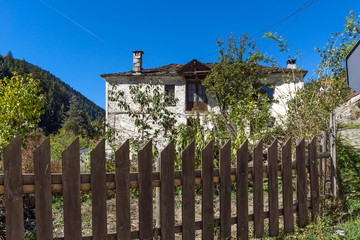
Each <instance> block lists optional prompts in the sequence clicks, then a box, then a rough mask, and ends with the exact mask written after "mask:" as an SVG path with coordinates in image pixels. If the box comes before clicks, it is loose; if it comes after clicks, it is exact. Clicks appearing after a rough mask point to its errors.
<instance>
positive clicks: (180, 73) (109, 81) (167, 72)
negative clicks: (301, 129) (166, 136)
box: [101, 51, 307, 139]
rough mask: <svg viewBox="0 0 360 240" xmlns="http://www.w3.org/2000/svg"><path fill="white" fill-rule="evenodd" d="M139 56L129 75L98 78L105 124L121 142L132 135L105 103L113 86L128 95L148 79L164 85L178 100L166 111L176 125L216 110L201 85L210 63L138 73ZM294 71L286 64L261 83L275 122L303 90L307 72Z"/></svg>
mask: <svg viewBox="0 0 360 240" xmlns="http://www.w3.org/2000/svg"><path fill="white" fill-rule="evenodd" d="M143 53H144V52H143V51H133V70H132V71H129V72H121V73H110V74H102V75H101V77H103V78H104V79H105V80H106V119H107V122H108V123H109V124H110V126H111V127H113V128H115V129H116V130H117V131H119V132H120V133H121V136H122V137H123V138H124V139H126V138H129V137H133V136H134V135H135V134H136V131H135V127H134V124H133V122H132V121H131V119H130V118H129V117H128V116H127V114H126V113H125V112H121V111H119V109H118V108H117V106H116V104H115V103H113V102H111V101H109V99H108V91H109V90H110V89H112V87H113V86H114V85H115V86H116V89H117V90H122V91H124V92H125V95H126V94H127V93H129V86H130V85H134V84H141V83H147V82H148V81H149V80H151V79H152V80H156V81H160V82H161V83H162V84H163V85H164V91H167V92H169V93H173V94H174V95H175V98H177V99H178V100H179V101H178V102H177V104H176V105H175V106H171V107H170V110H171V111H172V112H174V113H175V114H176V115H177V116H178V118H177V122H178V123H183V124H187V119H188V118H189V117H190V116H192V115H193V112H192V111H191V110H192V109H193V108H196V109H198V110H199V111H200V113H204V112H206V111H208V110H209V109H210V108H215V107H216V106H215V103H214V102H213V101H212V100H211V99H208V98H207V97H206V94H205V87H204V86H203V85H202V84H201V80H202V79H205V77H206V76H207V74H208V73H209V72H210V71H211V67H212V66H213V63H202V62H200V61H198V60H196V59H194V60H192V61H190V62H189V63H187V64H169V65H165V66H161V67H157V68H151V69H142V55H143ZM295 68H296V66H295V61H288V66H287V68H276V67H271V68H270V70H271V74H270V75H269V76H268V78H267V79H266V81H265V80H264V81H263V82H264V86H263V88H264V89H265V90H267V91H268V94H269V97H270V98H273V99H274V100H275V101H274V104H273V106H272V115H273V116H274V118H275V119H277V121H279V120H280V117H281V116H282V115H283V114H284V113H285V112H286V105H285V103H286V101H287V100H288V99H290V98H291V93H293V92H295V91H296V89H298V88H302V87H303V80H302V79H303V77H304V76H305V75H306V73H307V71H304V70H302V71H296V72H297V73H296V74H295V71H294V69H295ZM289 76H290V77H289ZM284 78H285V79H284Z"/></svg>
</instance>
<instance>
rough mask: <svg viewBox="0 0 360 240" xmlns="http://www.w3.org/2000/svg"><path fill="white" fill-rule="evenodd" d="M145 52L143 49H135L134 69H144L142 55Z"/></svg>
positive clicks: (136, 70)
mask: <svg viewBox="0 0 360 240" xmlns="http://www.w3.org/2000/svg"><path fill="white" fill-rule="evenodd" d="M143 54H144V52H143V51H141V50H136V51H133V60H134V63H133V71H134V72H140V71H141V69H142V55H143Z"/></svg>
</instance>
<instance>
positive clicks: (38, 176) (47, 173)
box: [34, 137, 53, 239]
mask: <svg viewBox="0 0 360 240" xmlns="http://www.w3.org/2000/svg"><path fill="white" fill-rule="evenodd" d="M34 183H35V209H36V238H37V239H53V227H52V196H51V157H50V137H48V138H46V140H45V141H44V142H42V143H41V144H40V146H39V147H38V148H36V149H35V151H34Z"/></svg>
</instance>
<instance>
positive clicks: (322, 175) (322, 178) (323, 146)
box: [320, 130, 327, 194]
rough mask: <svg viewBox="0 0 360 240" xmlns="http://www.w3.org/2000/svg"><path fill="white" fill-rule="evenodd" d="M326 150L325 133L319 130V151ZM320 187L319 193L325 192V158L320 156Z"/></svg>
mask: <svg viewBox="0 0 360 240" xmlns="http://www.w3.org/2000/svg"><path fill="white" fill-rule="evenodd" d="M326 151H327V133H326V131H325V130H323V131H321V140H320V152H321V153H324V152H326ZM320 188H321V193H322V194H325V190H326V158H320Z"/></svg>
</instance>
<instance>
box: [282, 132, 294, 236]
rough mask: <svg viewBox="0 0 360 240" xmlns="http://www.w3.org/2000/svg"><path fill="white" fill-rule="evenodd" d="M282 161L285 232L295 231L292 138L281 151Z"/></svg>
mask: <svg viewBox="0 0 360 240" xmlns="http://www.w3.org/2000/svg"><path fill="white" fill-rule="evenodd" d="M281 161H282V169H281V170H282V186H283V209H284V232H285V233H291V232H293V231H294V209H293V186H292V172H291V170H292V163H291V138H289V139H288V140H287V141H286V143H285V145H284V146H283V147H282V150H281Z"/></svg>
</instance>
